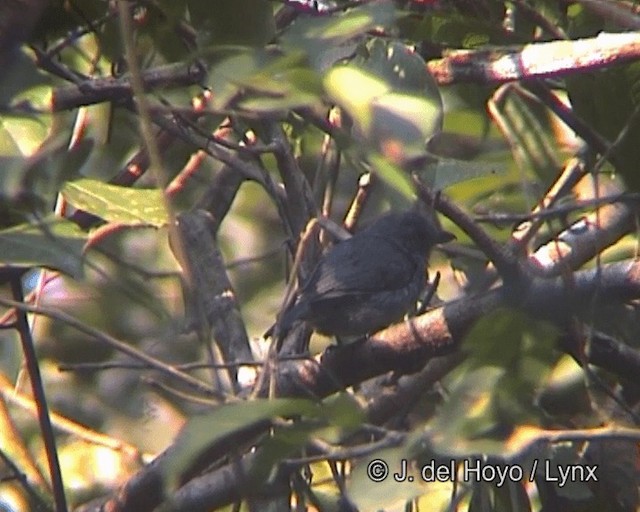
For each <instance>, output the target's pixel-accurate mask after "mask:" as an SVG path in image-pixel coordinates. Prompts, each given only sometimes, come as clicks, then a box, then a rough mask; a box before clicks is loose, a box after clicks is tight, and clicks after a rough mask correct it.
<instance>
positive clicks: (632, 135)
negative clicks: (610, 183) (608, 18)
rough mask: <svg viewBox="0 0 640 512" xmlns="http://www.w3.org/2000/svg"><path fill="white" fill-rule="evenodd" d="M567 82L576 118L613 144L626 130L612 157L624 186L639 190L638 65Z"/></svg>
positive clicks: (591, 74) (636, 63) (639, 82)
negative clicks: (622, 178) (583, 121)
mask: <svg viewBox="0 0 640 512" xmlns="http://www.w3.org/2000/svg"><path fill="white" fill-rule="evenodd" d="M566 83H567V89H568V92H569V98H570V99H571V104H572V105H573V108H574V111H575V113H576V115H578V116H579V117H580V118H582V119H583V120H585V121H586V122H587V123H588V124H589V125H590V126H591V127H593V129H594V130H596V131H597V132H598V133H599V134H600V135H602V136H603V137H604V138H605V139H606V140H608V141H609V142H610V143H613V142H614V141H615V140H616V139H617V138H618V136H619V135H620V133H621V132H622V131H626V135H625V138H624V139H623V140H622V142H621V143H620V144H617V145H616V147H615V150H614V151H613V153H612V156H613V158H614V163H615V167H616V170H617V171H618V172H619V173H620V174H621V175H622V176H623V177H624V180H625V183H626V184H627V186H628V187H629V188H631V189H632V190H634V191H640V172H638V165H637V164H638V161H640V144H638V140H640V115H638V110H640V63H638V62H634V63H632V64H629V65H626V66H617V67H615V68H612V69H608V70H604V71H599V72H597V73H588V74H581V75H576V76H572V77H567V81H566Z"/></svg>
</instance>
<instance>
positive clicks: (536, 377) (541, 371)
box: [429, 309, 558, 455]
mask: <svg viewBox="0 0 640 512" xmlns="http://www.w3.org/2000/svg"><path fill="white" fill-rule="evenodd" d="M556 337H557V332H556V330H555V328H553V327H552V326H550V325H549V324H546V323H545V322H540V321H534V320H532V319H530V318H529V317H527V316H526V315H525V314H524V313H521V312H518V311H513V310H505V309H503V310H497V311H494V312H491V313H490V314H488V315H485V316H484V317H483V318H481V319H480V320H479V321H478V322H476V324H475V325H474V327H473V328H472V329H471V331H470V332H469V334H468V335H467V336H466V338H465V341H464V342H463V349H464V350H465V351H466V352H467V353H468V358H467V360H466V361H465V363H464V364H463V365H462V366H461V367H459V368H458V369H457V370H456V372H455V373H454V374H452V375H451V376H450V377H449V379H450V380H451V383H450V390H449V391H450V397H449V400H448V401H447V403H446V404H445V405H444V406H443V407H442V410H441V411H440V412H439V413H438V415H437V416H436V417H435V418H434V419H433V420H432V421H431V422H430V424H429V431H430V434H429V436H430V439H431V441H432V443H433V445H434V448H435V449H436V450H437V451H438V452H440V453H446V454H452V455H472V454H478V453H486V454H496V455H504V454H506V453H507V451H508V450H507V446H508V445H507V441H508V440H509V436H510V434H511V432H512V431H513V428H514V427H515V426H516V425H518V424H522V423H527V424H530V423H532V422H535V421H536V419H537V415H538V414H539V413H538V410H537V408H536V407H535V393H536V392H537V390H538V389H539V388H540V387H541V385H542V382H543V381H544V379H545V378H546V376H547V375H548V374H549V372H550V369H551V366H552V364H553V363H554V362H555V360H556V359H557V358H558V355H557V353H556V351H555V341H556Z"/></svg>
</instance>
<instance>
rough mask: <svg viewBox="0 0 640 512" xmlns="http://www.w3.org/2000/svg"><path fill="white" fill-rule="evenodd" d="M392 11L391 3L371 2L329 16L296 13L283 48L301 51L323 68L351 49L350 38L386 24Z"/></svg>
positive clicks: (393, 17) (391, 18) (283, 36)
mask: <svg viewBox="0 0 640 512" xmlns="http://www.w3.org/2000/svg"><path fill="white" fill-rule="evenodd" d="M395 18H396V14H395V10H394V6H393V3H392V2H389V1H381V2H371V3H368V4H366V5H362V6H358V7H355V8H353V9H348V10H345V11H344V12H341V13H336V14H334V15H332V16H323V17H318V16H302V15H301V16H299V17H298V19H296V21H295V23H293V24H291V26H290V27H289V28H288V29H287V30H286V31H285V32H284V34H283V35H282V37H281V41H282V44H283V46H284V47H286V48H290V49H295V50H303V51H304V53H305V54H306V55H307V57H308V59H309V62H310V63H311V65H312V66H313V67H314V68H316V69H320V70H323V69H326V68H327V67H328V66H331V65H332V64H334V63H335V62H337V61H338V60H339V59H341V58H345V57H347V56H348V55H349V54H350V53H352V52H353V50H354V49H355V45H354V43H353V41H354V40H355V41H357V38H358V36H361V35H364V34H366V33H367V32H368V31H369V30H372V29H374V28H375V27H378V26H389V25H390V24H392V23H393V22H394V21H395Z"/></svg>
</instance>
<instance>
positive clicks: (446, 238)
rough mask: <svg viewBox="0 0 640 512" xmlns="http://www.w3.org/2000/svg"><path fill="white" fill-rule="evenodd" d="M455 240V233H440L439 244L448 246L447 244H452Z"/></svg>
mask: <svg viewBox="0 0 640 512" xmlns="http://www.w3.org/2000/svg"><path fill="white" fill-rule="evenodd" d="M455 239H456V235H454V234H453V233H449V232H448V231H440V234H439V235H438V243H439V244H446V243H447V242H451V240H455Z"/></svg>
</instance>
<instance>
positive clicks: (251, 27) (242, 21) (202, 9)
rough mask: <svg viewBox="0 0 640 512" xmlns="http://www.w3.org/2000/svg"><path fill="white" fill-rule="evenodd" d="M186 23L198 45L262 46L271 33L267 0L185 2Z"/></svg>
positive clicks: (198, 0)
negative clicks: (187, 18) (190, 25)
mask: <svg viewBox="0 0 640 512" xmlns="http://www.w3.org/2000/svg"><path fill="white" fill-rule="evenodd" d="M187 4H188V7H189V14H190V19H189V21H190V23H191V24H192V25H193V26H194V27H195V28H197V29H199V31H198V34H199V37H200V41H199V46H200V47H203V46H205V45H207V44H209V45H242V46H262V45H265V44H267V43H268V42H269V41H270V40H271V39H272V38H273V36H274V34H275V20H274V18H273V7H272V5H271V3H270V2H268V1H267V0H216V2H215V4H212V3H211V2H210V1H208V0H189V1H188V2H187Z"/></svg>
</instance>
